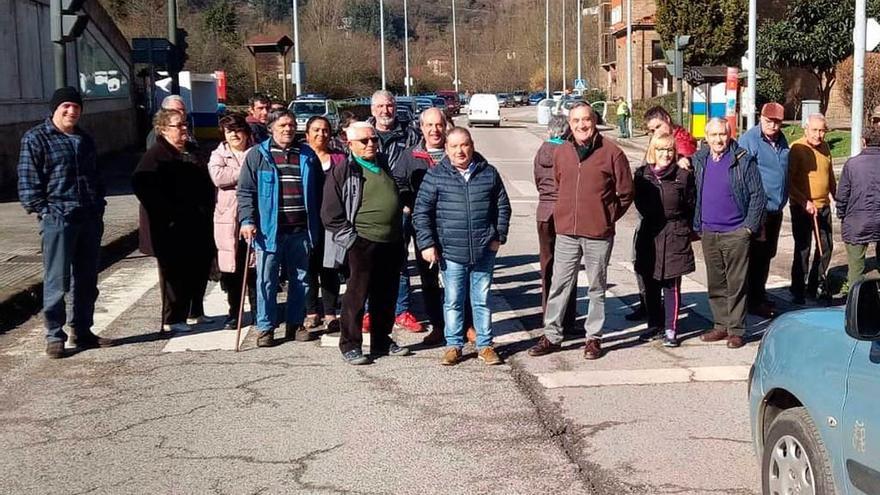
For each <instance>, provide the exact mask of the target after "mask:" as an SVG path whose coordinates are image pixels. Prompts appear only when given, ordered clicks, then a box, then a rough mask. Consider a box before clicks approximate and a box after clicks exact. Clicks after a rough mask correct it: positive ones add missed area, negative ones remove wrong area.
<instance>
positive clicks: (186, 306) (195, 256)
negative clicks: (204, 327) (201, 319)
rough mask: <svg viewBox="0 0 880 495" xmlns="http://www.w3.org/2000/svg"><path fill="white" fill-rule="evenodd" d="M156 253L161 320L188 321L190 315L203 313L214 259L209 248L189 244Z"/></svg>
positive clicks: (172, 321) (171, 321) (165, 321)
mask: <svg viewBox="0 0 880 495" xmlns="http://www.w3.org/2000/svg"><path fill="white" fill-rule="evenodd" d="M168 251H169V252H167V253H163V254H161V255H160V254H158V253H157V255H156V261H158V263H159V284H160V286H161V288H162V323H163V324H165V325H171V324H174V323H184V322H186V318H187V316H201V315H203V314H204V309H203V307H202V304H203V300H204V297H205V288H206V287H207V286H208V276H209V275H210V273H211V263H212V262H213V259H212V254H211V253H210V252H204V253H199V252H194V251H188V250H187V249H186V244H182V245H181V246H179V247H177V248H172V249H169V250H168Z"/></svg>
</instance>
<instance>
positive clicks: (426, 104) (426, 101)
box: [415, 96, 434, 114]
mask: <svg viewBox="0 0 880 495" xmlns="http://www.w3.org/2000/svg"><path fill="white" fill-rule="evenodd" d="M415 101H416V113H417V114H419V113H422V112H423V111H425V110H427V109H429V108H431V107H433V106H434V98H431V97H430V96H416V97H415Z"/></svg>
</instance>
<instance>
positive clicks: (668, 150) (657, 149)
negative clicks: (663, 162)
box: [654, 148, 675, 153]
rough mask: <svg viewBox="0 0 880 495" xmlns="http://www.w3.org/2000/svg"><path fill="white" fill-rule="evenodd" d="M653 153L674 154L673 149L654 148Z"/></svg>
mask: <svg viewBox="0 0 880 495" xmlns="http://www.w3.org/2000/svg"><path fill="white" fill-rule="evenodd" d="M654 151H665V152H666V153H674V152H675V148H654Z"/></svg>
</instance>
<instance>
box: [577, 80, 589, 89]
mask: <svg viewBox="0 0 880 495" xmlns="http://www.w3.org/2000/svg"><path fill="white" fill-rule="evenodd" d="M574 89H575V90H578V91H583V90H585V89H587V81H585V80H584V79H575V80H574Z"/></svg>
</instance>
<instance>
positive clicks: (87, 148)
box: [18, 87, 113, 358]
mask: <svg viewBox="0 0 880 495" xmlns="http://www.w3.org/2000/svg"><path fill="white" fill-rule="evenodd" d="M82 108H83V101H82V96H80V94H79V91H77V90H76V89H75V88H72V87H65V88H60V89H58V90H56V91H55V93H54V94H53V95H52V99H51V101H50V110H51V112H52V114H51V116H50V117H49V118H47V119H46V120H45V121H44V122H42V123H40V124H38V125H36V126H35V127H33V128H32V129H30V130H29V131H27V132H26V133H25V135H24V136H23V137H22V138H21V154H20V158H19V160H18V197H19V200H20V201H21V204H22V206H24V209H25V210H26V211H27V212H28V213H36V214H37V219H38V221H39V222H40V233H41V235H42V238H43V239H42V248H43V249H42V250H43V319H44V321H45V325H46V354H47V355H48V356H49V357H50V358H61V357H64V355H65V351H64V343H65V341H67V334H66V333H65V332H64V324H65V323H66V322H67V321H69V322H70V328H69V330H70V331H71V332H72V335H71V344H73V346H74V347H77V348H79V349H88V348H94V347H107V346H110V345H113V341H111V340H110V339H104V338H101V337H98V336H97V335H95V334H94V333H92V323H93V317H94V312H95V300H96V299H97V297H98V287H97V286H98V254H99V250H100V248H101V235H102V234H103V232H104V220H103V216H104V205H105V204H106V201H104V184H103V182H102V180H101V177H100V174H99V172H98V169H97V165H96V160H95V159H96V150H95V143H94V141H93V140H92V138H91V137H90V136H89V135H88V134H86V133H85V132H83V131H82V129H80V128H79V127H78V126H77V123H78V122H79V118H80V115H81V114H82ZM68 291H70V292H72V294H71V301H72V303H73V304H72V305H73V308H72V310H73V313H72V315H71V317H70V318H67V308H66V307H65V302H64V295H65V293H66V292H68Z"/></svg>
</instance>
